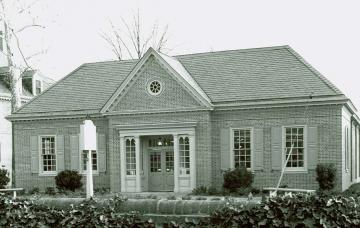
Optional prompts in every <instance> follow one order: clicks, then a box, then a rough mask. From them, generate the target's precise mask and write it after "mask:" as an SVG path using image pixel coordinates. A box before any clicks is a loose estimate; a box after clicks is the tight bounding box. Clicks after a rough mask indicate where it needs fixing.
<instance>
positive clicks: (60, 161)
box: [55, 135, 65, 172]
mask: <svg viewBox="0 0 360 228" xmlns="http://www.w3.org/2000/svg"><path fill="white" fill-rule="evenodd" d="M55 140H56V161H57V164H56V166H57V171H58V172H61V171H63V170H64V169H65V167H64V163H65V158H64V135H57V136H56V139H55Z"/></svg>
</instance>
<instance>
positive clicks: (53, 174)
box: [38, 135, 59, 176]
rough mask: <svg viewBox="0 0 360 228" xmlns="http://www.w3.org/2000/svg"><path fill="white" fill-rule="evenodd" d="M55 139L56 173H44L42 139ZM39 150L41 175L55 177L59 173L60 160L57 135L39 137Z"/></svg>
mask: <svg viewBox="0 0 360 228" xmlns="http://www.w3.org/2000/svg"><path fill="white" fill-rule="evenodd" d="M48 137H54V140H55V143H54V151H55V171H44V164H43V155H42V142H41V139H42V138H48ZM38 150H39V174H40V175H42V176H55V175H56V174H57V172H58V167H59V166H58V160H57V158H58V157H57V138H56V135H39V137H38Z"/></svg>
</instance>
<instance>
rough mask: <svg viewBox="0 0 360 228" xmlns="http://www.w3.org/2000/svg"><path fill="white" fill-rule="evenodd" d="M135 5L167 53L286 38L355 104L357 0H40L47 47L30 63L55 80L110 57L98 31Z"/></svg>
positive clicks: (359, 96)
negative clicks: (164, 30) (155, 27)
mask: <svg viewBox="0 0 360 228" xmlns="http://www.w3.org/2000/svg"><path fill="white" fill-rule="evenodd" d="M29 2H32V0H29ZM137 9H139V10H140V15H141V17H142V19H141V21H142V23H143V26H144V28H150V27H151V26H152V24H153V23H154V22H155V21H157V22H158V23H159V25H160V26H165V25H169V34H170V40H169V46H170V47H172V48H174V50H173V51H172V52H170V53H169V54H171V55H175V54H183V53H196V52H206V51H211V50H212V51H217V50H228V49H242V48H254V47H263V46H274V45H286V44H287V45H290V46H291V47H292V48H294V49H295V50H296V51H297V52H298V53H299V54H300V55H302V56H303V57H304V58H305V59H306V60H307V61H308V62H309V63H310V64H312V65H313V66H314V67H315V68H316V69H317V70H319V71H320V72H321V73H322V74H323V75H325V76H326V77H327V78H328V79H329V80H330V81H331V82H333V83H334V84H335V85H336V86H338V87H339V88H340V89H341V90H342V91H343V92H344V93H345V94H346V95H347V96H349V97H350V98H351V99H352V100H353V102H354V103H355V104H356V106H357V108H359V109H360V90H359V87H360V83H359V82H360V80H359V79H358V78H359V76H360V58H359V53H360V26H359V23H360V1H357V0H346V1H345V0H343V1H331V0H327V1H322V0H317V1H313V0H311V1H308V0H301V1H289V0H281V1H280V0H274V1H265V0H263V1H258V0H251V1H240V0H237V1H226V0H222V1H210V0H197V1H194V0H178V1H173V0H151V1H150V0H144V1H141V0H138V1H134V0H128V1H121V0H98V1H96V0H76V1H75V0H41V1H39V2H38V3H37V8H36V9H34V12H35V13H36V15H37V16H38V17H39V21H41V22H42V23H43V24H44V25H45V26H46V29H45V30H44V33H43V35H42V37H41V38H39V37H36V36H34V37H31V36H29V38H28V41H27V42H29V41H30V43H31V45H34V46H36V45H38V46H40V47H47V48H48V51H47V53H46V54H44V55H43V56H41V58H39V62H38V63H37V66H38V67H39V68H40V70H41V71H42V72H43V73H44V74H46V75H48V76H50V77H53V78H54V79H60V78H62V77H63V76H65V75H66V74H68V73H69V72H70V71H72V70H73V69H75V68H76V67H77V66H79V65H80V64H82V63H84V62H94V61H105V60H110V59H113V58H114V56H113V54H112V53H111V51H110V49H109V48H108V46H107V45H106V43H105V41H104V40H103V39H102V38H101V37H100V35H99V34H100V32H102V31H108V30H109V21H110V20H111V21H113V22H114V23H115V24H117V23H120V18H121V17H123V18H124V19H126V20H128V19H130V18H131V17H132V15H133V14H134V12H136V11H137Z"/></svg>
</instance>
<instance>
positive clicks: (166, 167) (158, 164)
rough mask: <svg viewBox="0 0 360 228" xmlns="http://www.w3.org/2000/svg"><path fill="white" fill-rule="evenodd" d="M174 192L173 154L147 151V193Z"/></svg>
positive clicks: (170, 152) (171, 152)
mask: <svg viewBox="0 0 360 228" xmlns="http://www.w3.org/2000/svg"><path fill="white" fill-rule="evenodd" d="M173 190H174V152H173V151H149V191H173Z"/></svg>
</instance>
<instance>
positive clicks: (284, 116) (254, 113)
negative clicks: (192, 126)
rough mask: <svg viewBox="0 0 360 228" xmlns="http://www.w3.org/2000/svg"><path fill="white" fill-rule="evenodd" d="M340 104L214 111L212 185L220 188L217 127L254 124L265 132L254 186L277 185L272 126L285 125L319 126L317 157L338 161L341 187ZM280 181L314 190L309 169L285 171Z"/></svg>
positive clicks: (315, 185) (218, 130) (313, 179)
mask: <svg viewBox="0 0 360 228" xmlns="http://www.w3.org/2000/svg"><path fill="white" fill-rule="evenodd" d="M341 107H342V106H341V105H333V106H330V105H329V106H313V107H307V108H306V107H293V108H271V109H256V110H238V111H215V112H213V113H212V115H211V120H212V138H211V141H212V150H213V153H212V156H213V158H212V164H211V166H212V167H214V168H213V174H212V176H213V184H214V185H215V186H218V187H220V186H221V184H222V174H221V171H220V162H221V158H220V130H221V129H222V128H230V127H234V128H236V127H256V128H262V129H263V132H264V139H265V140H264V164H263V167H264V169H263V171H256V172H255V176H254V186H256V187H262V186H268V187H273V186H276V184H277V181H278V180H279V177H280V171H278V170H276V171H275V170H272V169H271V128H272V127H276V126H278V127H279V126H284V125H285V126H286V125H311V126H317V128H318V149H319V151H318V159H319V162H322V163H335V162H336V164H337V177H338V182H337V189H338V190H340V189H341V176H342V173H341V170H342V166H341ZM282 184H285V185H288V187H294V188H308V189H317V187H318V185H317V182H316V173H315V170H314V169H309V170H308V172H307V173H291V174H290V173H288V174H285V175H284V177H283V181H282Z"/></svg>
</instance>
